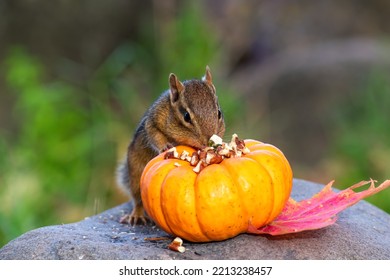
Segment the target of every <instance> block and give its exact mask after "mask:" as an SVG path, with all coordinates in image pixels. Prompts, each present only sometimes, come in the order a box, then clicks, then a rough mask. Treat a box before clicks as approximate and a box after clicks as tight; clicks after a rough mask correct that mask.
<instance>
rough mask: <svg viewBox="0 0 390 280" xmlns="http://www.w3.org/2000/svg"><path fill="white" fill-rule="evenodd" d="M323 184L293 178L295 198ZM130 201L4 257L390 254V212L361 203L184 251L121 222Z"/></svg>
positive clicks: (23, 243) (149, 229) (49, 230)
mask: <svg viewBox="0 0 390 280" xmlns="http://www.w3.org/2000/svg"><path fill="white" fill-rule="evenodd" d="M322 187H323V185H319V184H315V183H311V182H307V181H304V180H298V179H295V180H294V187H293V193H292V197H293V198H294V199H296V200H298V201H299V200H302V199H305V198H309V197H311V196H312V195H313V194H315V193H317V192H318V191H319V190H320V189H321V188H322ZM129 211H131V205H130V203H125V204H122V205H120V206H118V207H115V208H112V209H110V210H107V211H105V212H103V213H101V214H99V215H96V216H93V217H89V218H86V219H85V220H83V221H80V222H77V223H73V224H66V225H55V226H48V227H43V228H39V229H35V230H32V231H30V232H27V233H25V234H23V235H22V236H20V237H18V238H16V239H15V240H13V241H11V242H9V243H8V244H6V245H5V246H4V247H3V248H1V249H0V259H72V260H74V259H289V260H291V259H390V215H388V214H386V213H385V212H383V211H382V210H380V209H378V208H376V207H374V206H372V205H370V204H369V203H367V202H359V203H358V204H357V205H355V206H353V207H352V208H349V209H347V210H345V211H344V212H342V213H341V214H340V215H339V219H338V221H337V222H336V224H335V225H332V226H330V227H328V228H325V229H320V230H316V231H308V232H302V233H295V234H289V235H285V236H278V237H271V236H267V235H261V236H256V235H249V234H241V235H239V236H237V237H235V238H232V239H229V240H226V241H221V242H210V243H198V244H196V243H189V242H185V243H184V246H185V247H186V249H187V250H186V252H184V253H177V252H173V251H171V250H168V249H167V245H168V243H170V241H171V239H168V240H162V241H150V240H145V238H150V237H161V236H167V234H166V233H164V232H163V231H161V230H159V229H158V228H156V227H154V226H137V227H132V226H129V225H123V224H120V223H119V222H118V220H119V218H120V216H122V215H123V214H124V213H125V212H126V213H127V212H129Z"/></svg>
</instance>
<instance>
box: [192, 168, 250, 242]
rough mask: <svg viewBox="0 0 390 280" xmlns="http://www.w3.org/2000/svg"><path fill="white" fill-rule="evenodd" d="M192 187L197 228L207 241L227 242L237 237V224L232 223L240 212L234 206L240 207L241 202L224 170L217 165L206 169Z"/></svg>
mask: <svg viewBox="0 0 390 280" xmlns="http://www.w3.org/2000/svg"><path fill="white" fill-rule="evenodd" d="M209 173H210V174H213V175H212V176H210V174H209ZM195 186H196V190H197V213H198V220H199V226H200V228H201V229H202V230H203V232H204V234H205V235H206V236H207V237H208V238H209V241H210V240H223V239H228V238H231V237H233V236H235V235H237V234H238V233H240V232H241V231H240V230H237V228H240V224H239V223H237V222H235V220H234V219H235V218H236V217H237V216H238V215H239V209H240V208H241V205H240V204H237V203H234V202H238V203H240V200H239V199H237V196H238V195H237V187H236V186H235V182H234V180H233V179H232V178H231V176H230V174H229V173H228V171H227V170H226V168H225V167H223V166H222V165H220V164H212V165H209V166H207V167H205V168H204V169H203V170H202V171H201V172H200V173H199V174H198V177H197V181H196V184H195ZM241 223H242V222H241Z"/></svg>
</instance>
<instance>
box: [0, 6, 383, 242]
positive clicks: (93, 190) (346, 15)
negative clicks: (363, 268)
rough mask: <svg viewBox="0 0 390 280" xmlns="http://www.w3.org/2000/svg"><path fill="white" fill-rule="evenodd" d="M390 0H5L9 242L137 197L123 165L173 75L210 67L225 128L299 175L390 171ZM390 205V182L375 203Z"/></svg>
mask: <svg viewBox="0 0 390 280" xmlns="http://www.w3.org/2000/svg"><path fill="white" fill-rule="evenodd" d="M389 10H390V2H389V1H386V0H381V1H380V0H376V1H352V0H351V1H335V0H331V1H327V0H314V1H308V0H307V1H282V0H281V1H272V0H268V1H267V0H264V1H250V0H245V1H234V0H230V1H221V0H218V1H206V0H202V1H173V0H168V1H157V0H155V1H125V0H121V1H119V0H115V1H104V0H86V1H78V0H77V1H76V0H68V1H60V0H54V1H43V0H30V1H27V0H25V1H23V0H13V1H11V0H10V1H7V0H5V1H4V0H3V1H1V3H0V246H2V245H4V244H5V243H6V242H8V241H9V240H11V239H13V238H15V237H17V236H19V235H20V234H22V233H24V232H26V231H28V230H30V229H33V228H37V227H41V226H45V225H50V224H61V223H69V222H76V221H78V220H81V219H83V218H84V217H86V216H90V215H94V214H96V213H99V212H101V211H103V210H106V209H108V208H110V207H113V206H115V205H118V204H120V203H123V202H125V201H127V199H128V198H127V197H126V196H125V195H124V194H122V193H121V192H120V191H118V189H117V188H116V187H115V176H114V173H115V169H116V165H117V162H119V161H120V160H121V159H122V158H123V157H124V154H125V151H126V147H127V144H128V142H129V140H130V138H131V135H132V133H133V130H134V128H135V126H136V125H137V123H138V121H139V120H140V118H141V116H142V114H143V113H144V111H145V110H146V109H147V107H148V106H149V105H150V104H151V103H152V102H153V100H154V99H155V98H156V97H157V96H158V95H159V94H160V93H161V92H162V91H164V90H165V89H166V88H167V86H168V83H167V80H168V75H169V73H171V72H174V73H176V74H177V75H178V76H179V78H181V79H182V80H184V79H190V78H194V77H195V78H200V77H201V76H202V75H203V74H204V70H205V66H206V65H209V66H210V67H211V69H212V73H213V79H214V82H215V85H216V87H217V91H218V95H219V100H220V103H221V106H222V108H223V110H224V113H225V117H226V123H227V132H226V137H227V138H228V137H229V135H231V134H232V133H234V132H236V133H238V135H239V136H241V137H243V138H255V139H258V140H262V141H264V142H269V143H272V144H274V145H276V146H278V147H279V148H281V149H282V150H283V151H284V153H285V154H286V156H287V158H288V159H289V160H290V162H291V164H292V167H293V170H294V175H295V177H296V178H303V179H307V180H312V181H315V182H319V183H327V182H329V181H331V180H333V179H335V180H336V184H335V185H336V186H337V187H339V188H343V187H348V186H350V185H352V184H354V183H355V182H358V181H361V180H366V179H369V178H374V179H377V180H378V181H379V182H381V181H383V180H385V179H387V178H390V168H389V166H390V129H389V120H390V110H389V106H390V79H389V70H390V69H389V66H390V45H389V34H390V33H389V32H390V18H389V17H388V12H387V11H389ZM369 201H370V202H372V203H374V204H375V205H377V206H378V207H380V208H382V209H383V210H385V211H387V212H389V213H390V202H389V201H390V190H386V191H383V192H382V193H380V194H378V195H376V196H374V197H372V198H370V199H369Z"/></svg>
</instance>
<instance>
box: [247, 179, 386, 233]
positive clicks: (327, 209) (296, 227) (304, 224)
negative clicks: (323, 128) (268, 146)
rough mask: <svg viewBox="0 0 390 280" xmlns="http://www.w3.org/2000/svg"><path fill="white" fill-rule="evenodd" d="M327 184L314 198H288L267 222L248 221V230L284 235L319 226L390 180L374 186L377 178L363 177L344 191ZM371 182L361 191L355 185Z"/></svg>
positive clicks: (328, 221)
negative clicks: (364, 178)
mask: <svg viewBox="0 0 390 280" xmlns="http://www.w3.org/2000/svg"><path fill="white" fill-rule="evenodd" d="M333 182H334V181H331V182H330V183H329V184H327V185H326V186H325V187H324V188H323V189H322V190H321V191H320V192H319V193H317V194H316V195H314V196H313V197H312V198H309V199H306V200H302V201H300V202H297V201H295V200H294V199H292V198H289V200H288V201H287V203H286V205H285V207H284V208H283V210H282V212H281V213H280V215H279V216H278V217H277V218H276V219H275V220H274V221H272V222H271V223H269V224H268V225H265V226H263V227H261V228H255V227H254V226H253V225H249V227H248V231H247V232H248V233H255V234H270V235H282V234H287V233H294V232H300V231H306V230H314V229H320V228H323V227H326V226H329V225H331V224H333V223H335V222H336V220H337V214H338V213H340V212H341V211H343V210H344V209H346V208H348V207H350V206H352V205H354V204H355V203H357V202H359V201H360V200H362V199H364V198H366V197H368V196H371V195H374V194H376V193H378V192H380V191H382V190H384V189H386V188H387V187H389V186H390V180H386V181H385V182H383V183H382V184H381V185H380V186H378V187H375V181H374V180H372V179H371V180H370V181H362V182H359V183H357V184H355V185H353V186H351V187H349V188H347V189H345V190H343V191H340V192H334V191H333V190H332V185H333ZM368 183H371V184H370V187H369V188H368V189H366V190H364V191H361V192H355V191H354V189H356V188H359V187H361V186H363V185H366V184H368Z"/></svg>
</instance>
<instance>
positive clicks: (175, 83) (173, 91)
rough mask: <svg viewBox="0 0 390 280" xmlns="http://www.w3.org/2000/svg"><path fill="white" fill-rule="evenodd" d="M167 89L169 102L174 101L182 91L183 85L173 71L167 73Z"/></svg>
mask: <svg viewBox="0 0 390 280" xmlns="http://www.w3.org/2000/svg"><path fill="white" fill-rule="evenodd" d="M169 89H170V98H171V102H172V103H175V102H176V101H177V100H178V99H179V94H180V93H182V92H183V91H184V85H183V84H182V83H181V82H180V81H179V79H178V78H177V77H176V75H175V74H173V73H171V74H170V75H169Z"/></svg>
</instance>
